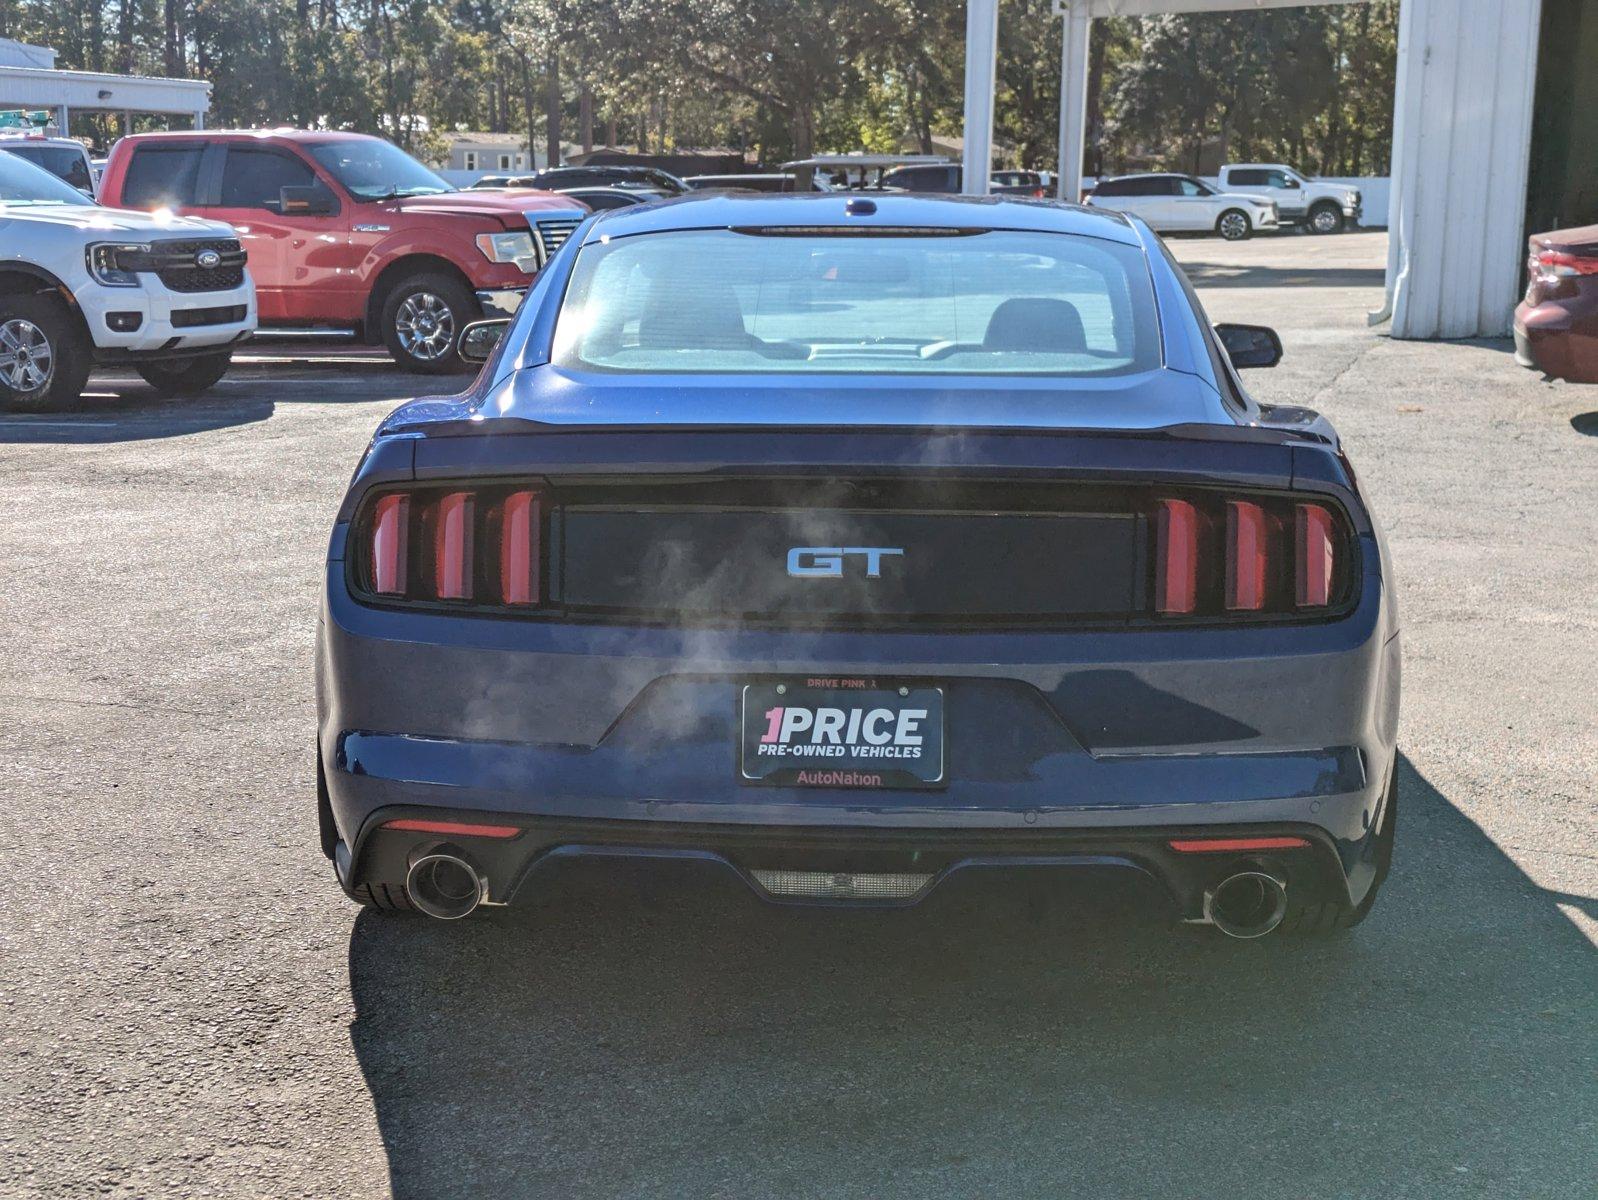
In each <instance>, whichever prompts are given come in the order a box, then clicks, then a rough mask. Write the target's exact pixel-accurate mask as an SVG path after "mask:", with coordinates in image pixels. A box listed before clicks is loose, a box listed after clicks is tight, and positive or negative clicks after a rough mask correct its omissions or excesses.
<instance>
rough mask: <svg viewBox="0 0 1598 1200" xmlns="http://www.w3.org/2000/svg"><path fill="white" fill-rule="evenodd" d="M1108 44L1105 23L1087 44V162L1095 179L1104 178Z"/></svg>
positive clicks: (1108, 37) (1108, 34)
mask: <svg viewBox="0 0 1598 1200" xmlns="http://www.w3.org/2000/svg"><path fill="white" fill-rule="evenodd" d="M1109 44H1110V31H1109V28H1108V26H1107V25H1106V23H1104V22H1100V23H1099V36H1098V37H1096V38H1092V39H1091V40H1090V41H1089V43H1088V161H1089V163H1090V164H1091V166H1090V173H1091V174H1092V175H1093V177H1094V178H1095V179H1102V178H1104V65H1105V64H1104V58H1105V51H1106V49H1107V48H1108V47H1109Z"/></svg>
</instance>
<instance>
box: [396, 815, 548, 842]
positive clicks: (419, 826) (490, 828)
mask: <svg viewBox="0 0 1598 1200" xmlns="http://www.w3.org/2000/svg"><path fill="white" fill-rule="evenodd" d="M381 828H383V829H399V830H404V831H405V832H407V833H441V834H444V835H445V836H447V837H486V838H513V837H515V836H516V835H517V834H518V833H520V832H521V828H520V827H519V826H516V825H468V824H467V823H466V822H464V821H423V820H418V819H416V818H413V817H406V818H404V819H402V820H398V821H384V822H383V824H382V826H381Z"/></svg>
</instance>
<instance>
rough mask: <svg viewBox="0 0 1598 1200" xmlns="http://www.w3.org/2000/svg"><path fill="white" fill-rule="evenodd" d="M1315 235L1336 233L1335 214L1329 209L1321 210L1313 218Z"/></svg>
mask: <svg viewBox="0 0 1598 1200" xmlns="http://www.w3.org/2000/svg"><path fill="white" fill-rule="evenodd" d="M1313 224H1314V226H1315V232H1316V233H1336V232H1337V214H1336V213H1334V212H1333V211H1332V210H1331V209H1329V208H1323V209H1321V210H1320V211H1319V212H1317V213H1316V214H1315V216H1314V218H1313Z"/></svg>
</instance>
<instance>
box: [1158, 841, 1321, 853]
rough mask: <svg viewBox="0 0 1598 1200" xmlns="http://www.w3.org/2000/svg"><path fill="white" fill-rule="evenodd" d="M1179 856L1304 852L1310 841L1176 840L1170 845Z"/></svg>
mask: <svg viewBox="0 0 1598 1200" xmlns="http://www.w3.org/2000/svg"><path fill="white" fill-rule="evenodd" d="M1169 845H1170V847H1171V849H1172V850H1175V851H1176V852H1177V853H1178V854H1247V853H1250V852H1251V851H1256V850H1302V849H1303V848H1304V847H1305V846H1308V845H1309V839H1307V838H1301V837H1253V838H1176V839H1173V840H1172V841H1171V842H1170V843H1169Z"/></svg>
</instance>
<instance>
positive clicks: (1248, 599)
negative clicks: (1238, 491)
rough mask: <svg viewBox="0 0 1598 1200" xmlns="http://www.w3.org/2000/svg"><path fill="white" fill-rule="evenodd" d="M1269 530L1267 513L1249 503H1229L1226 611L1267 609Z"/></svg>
mask: <svg viewBox="0 0 1598 1200" xmlns="http://www.w3.org/2000/svg"><path fill="white" fill-rule="evenodd" d="M1269 537H1270V534H1269V530H1268V529H1267V526H1266V520H1265V510H1264V509H1263V508H1261V507H1260V506H1259V505H1258V504H1251V503H1249V502H1248V501H1247V500H1228V501H1227V502H1226V607H1227V608H1230V609H1240V610H1246V611H1258V610H1259V609H1262V608H1264V607H1265V588H1266V586H1267V581H1268V579H1269V575H1268V574H1267V569H1268V567H1269V565H1270V564H1269V562H1268V559H1269V555H1270V548H1269V544H1268V543H1269Z"/></svg>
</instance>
